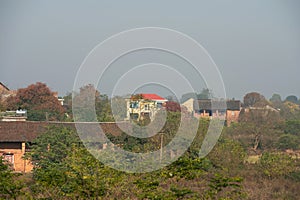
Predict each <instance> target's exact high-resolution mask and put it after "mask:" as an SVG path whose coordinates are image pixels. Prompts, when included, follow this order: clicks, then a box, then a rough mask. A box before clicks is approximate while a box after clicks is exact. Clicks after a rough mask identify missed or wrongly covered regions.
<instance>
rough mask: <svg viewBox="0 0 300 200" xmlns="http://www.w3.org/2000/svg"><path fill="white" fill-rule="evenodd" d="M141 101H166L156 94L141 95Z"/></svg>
mask: <svg viewBox="0 0 300 200" xmlns="http://www.w3.org/2000/svg"><path fill="white" fill-rule="evenodd" d="M141 95H142V97H143V99H150V100H155V101H167V99H165V98H163V97H161V96H158V95H157V94H141Z"/></svg>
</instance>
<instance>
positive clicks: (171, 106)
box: [166, 101, 181, 112]
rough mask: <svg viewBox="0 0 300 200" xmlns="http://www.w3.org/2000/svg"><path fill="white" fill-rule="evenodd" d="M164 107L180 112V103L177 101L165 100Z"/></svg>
mask: <svg viewBox="0 0 300 200" xmlns="http://www.w3.org/2000/svg"><path fill="white" fill-rule="evenodd" d="M166 109H167V111H171V112H180V111H181V108H180V104H179V103H177V102H174V101H167V102H166Z"/></svg>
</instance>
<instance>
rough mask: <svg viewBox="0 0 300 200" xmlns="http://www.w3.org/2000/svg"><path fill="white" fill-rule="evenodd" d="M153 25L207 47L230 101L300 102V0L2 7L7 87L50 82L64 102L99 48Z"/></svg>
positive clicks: (0, 76) (0, 45)
mask: <svg viewBox="0 0 300 200" xmlns="http://www.w3.org/2000/svg"><path fill="white" fill-rule="evenodd" d="M145 26H155V27H165V28H170V29H175V30H178V31H180V32H183V33H186V34H187V35H189V36H191V37H192V38H194V39H195V40H197V41H198V42H199V43H200V44H202V45H203V46H204V47H205V48H206V50H207V51H208V52H209V54H210V55H211V57H212V58H213V60H214V61H215V63H216V64H217V66H218V67H219V70H220V72H221V75H222V77H223V80H224V83H225V87H226V92H227V96H228V97H236V98H241V97H242V96H243V95H244V94H245V93H247V92H250V91H258V92H261V93H262V94H264V95H265V96H266V97H267V98H269V97H270V96H271V94H272V93H280V94H281V95H282V97H283V98H284V97H286V95H289V94H294V95H296V96H298V97H299V96H300V87H299V86H300V78H299V76H300V1H298V0H294V1H292V0H284V1H283V0H265V1H262V0H251V1H238V0H236V1H231V0H230V1H221V0H220V1H205V2H204V1H180V2H179V1H163V2H162V1H140V0H138V1H80V2H79V1H3V0H0V81H1V82H3V83H4V84H6V85H7V86H8V87H10V88H12V89H17V88H20V87H26V86H27V85H29V84H31V83H35V82H37V81H42V82H45V83H47V84H48V85H49V87H50V88H51V89H53V90H56V91H59V93H60V94H61V95H63V94H65V93H66V92H68V91H71V90H72V87H73V82H74V78H75V75H76V72H77V70H78V68H79V66H80V65H81V63H82V62H83V60H84V58H85V57H86V55H87V54H88V53H89V52H90V51H91V50H92V49H93V48H94V47H95V46H96V45H97V44H99V43H100V42H101V41H103V40H105V39H106V38H108V37H109V36H111V35H113V34H116V33H118V32H120V31H124V30H127V29H131V28H136V27H145ZM179 87H180V85H179Z"/></svg>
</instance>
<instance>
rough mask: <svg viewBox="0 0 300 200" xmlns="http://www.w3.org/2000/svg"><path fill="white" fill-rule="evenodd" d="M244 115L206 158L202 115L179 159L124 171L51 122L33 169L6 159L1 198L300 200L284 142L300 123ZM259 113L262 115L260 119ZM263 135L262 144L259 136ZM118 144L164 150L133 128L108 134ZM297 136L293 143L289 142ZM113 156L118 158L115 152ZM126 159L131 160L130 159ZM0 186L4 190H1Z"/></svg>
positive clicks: (174, 121)
mask: <svg viewBox="0 0 300 200" xmlns="http://www.w3.org/2000/svg"><path fill="white" fill-rule="evenodd" d="M262 114H263V115H262V116H261V119H265V120H267V121H268V122H266V123H265V121H263V122H262V123H258V121H255V120H254V121H251V118H249V119H247V121H241V122H239V123H236V124H233V125H232V126H230V127H224V129H223V132H222V135H221V137H220V138H219V140H218V143H217V145H216V146H215V147H214V149H213V150H212V151H211V152H210V153H209V154H208V156H206V157H205V158H201V159H200V158H199V156H198V153H199V150H200V147H201V144H202V141H203V138H204V136H205V134H206V132H207V130H208V126H209V124H210V122H212V123H213V121H210V120H209V119H203V118H202V119H200V120H199V127H198V130H197V135H196V137H195V139H194V140H193V143H192V144H191V145H190V147H189V148H188V150H187V151H186V152H185V153H184V154H183V155H182V156H181V157H180V158H179V159H178V160H177V161H175V162H174V163H172V164H171V165H169V166H167V167H164V168H162V169H160V170H157V171H154V172H151V173H125V172H121V171H118V170H115V169H112V168H109V167H107V166H105V165H104V164H102V163H101V162H99V161H98V160H97V159H95V158H94V157H93V156H92V155H91V154H90V153H89V152H88V151H87V149H86V148H85V147H84V145H83V144H82V142H81V140H80V139H79V138H78V135H77V134H76V132H75V131H74V130H71V129H67V128H64V127H53V126H52V127H49V129H48V131H47V132H45V133H44V134H42V135H40V136H39V137H38V138H37V139H36V140H35V141H34V143H33V145H32V147H31V151H30V152H28V153H27V154H26V159H30V160H31V161H32V163H33V164H34V170H33V172H32V174H23V175H17V174H12V173H11V172H10V171H9V169H8V168H7V167H5V165H3V163H2V162H1V163H0V166H1V169H2V170H1V172H0V173H1V175H0V177H1V181H0V185H1V184H2V185H1V186H2V187H3V189H2V190H1V191H0V194H1V195H0V197H2V198H4V199H5V198H8V199H9V198H15V199H295V200H296V199H298V197H299V195H300V191H299V184H300V160H299V154H297V151H293V152H292V154H291V155H289V154H288V153H286V151H285V150H286V149H290V148H291V147H294V148H293V149H294V150H297V149H299V142H295V143H297V145H296V146H293V145H295V144H292V146H289V145H288V146H282V144H284V145H286V144H288V143H286V142H284V141H283V139H282V138H284V137H283V136H285V135H290V136H293V137H295V139H296V141H299V138H300V134H299V133H300V122H299V121H282V123H280V124H277V118H274V119H273V120H269V118H264V117H265V115H264V113H262ZM254 119H255V118H254ZM180 120H181V114H180V113H179V112H168V115H167V122H166V124H165V125H164V127H163V132H164V134H165V135H164V140H163V145H164V146H165V145H167V144H168V143H169V142H170V141H171V140H172V139H173V137H174V135H175V134H176V132H177V130H178V124H179V122H180ZM257 134H260V139H259V145H258V146H257V147H256V148H254V145H255V144H256V143H255V142H256V135H257ZM107 136H108V137H109V138H110V140H111V141H112V142H113V143H114V144H115V145H117V146H122V148H123V149H125V150H128V151H132V152H141V153H142V152H150V151H154V150H158V149H159V148H160V145H161V144H160V143H161V138H160V135H155V136H153V137H150V138H146V139H141V138H134V137H131V136H129V135H127V134H126V133H124V134H122V135H120V136H113V135H109V134H108V135H107ZM290 142H294V141H290ZM108 159H112V160H114V159H117V158H114V157H113V156H112V155H110V156H108ZM127 159H131V158H130V157H128V158H127ZM2 187H0V188H2Z"/></svg>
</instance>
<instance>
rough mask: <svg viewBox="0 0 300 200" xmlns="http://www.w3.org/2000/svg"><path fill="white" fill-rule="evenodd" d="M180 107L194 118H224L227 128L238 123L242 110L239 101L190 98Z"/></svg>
mask: <svg viewBox="0 0 300 200" xmlns="http://www.w3.org/2000/svg"><path fill="white" fill-rule="evenodd" d="M182 105H183V106H185V107H186V108H187V110H188V111H189V112H190V113H192V115H193V116H194V117H196V118H201V117H208V118H211V119H213V118H224V119H225V120H226V125H227V126H230V124H231V123H232V122H238V119H239V114H240V112H241V109H242V103H241V101H239V100H226V101H220V100H211V99H198V100H195V99H193V98H191V99H188V100H187V101H185V102H184V103H182Z"/></svg>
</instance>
